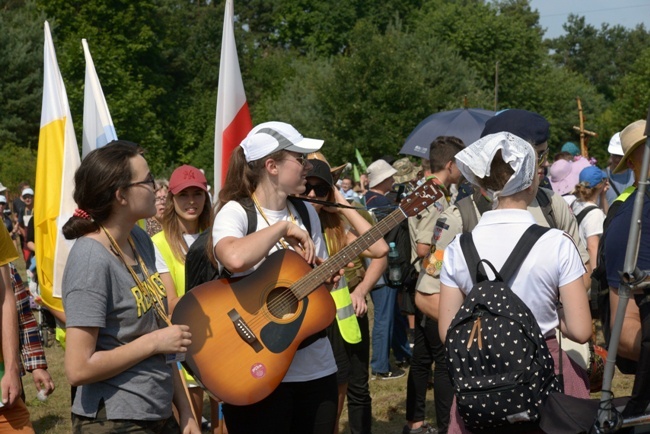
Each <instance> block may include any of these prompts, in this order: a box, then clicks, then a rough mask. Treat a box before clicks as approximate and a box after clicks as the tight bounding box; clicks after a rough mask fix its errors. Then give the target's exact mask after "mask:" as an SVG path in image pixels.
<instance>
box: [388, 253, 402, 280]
mask: <svg viewBox="0 0 650 434" xmlns="http://www.w3.org/2000/svg"><path fill="white" fill-rule="evenodd" d="M388 246H389V247H390V250H389V251H388V280H389V282H390V285H391V286H392V287H394V288H397V287H399V286H401V285H402V267H401V266H400V260H399V252H398V251H397V248H396V247H395V243H389V244H388Z"/></svg>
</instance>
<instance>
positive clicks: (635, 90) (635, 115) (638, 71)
mask: <svg viewBox="0 0 650 434" xmlns="http://www.w3.org/2000/svg"><path fill="white" fill-rule="evenodd" d="M614 90H615V93H616V101H614V103H613V105H612V110H611V111H612V113H611V121H612V124H613V126H614V127H615V128H614V129H613V131H612V132H616V131H620V130H621V129H623V128H625V126H626V125H628V124H630V123H632V122H634V121H635V120H637V119H646V118H647V117H648V110H649V109H650V107H648V105H649V104H650V48H646V49H645V50H644V51H642V52H641V53H640V54H639V55H638V58H637V60H636V61H635V62H634V63H633V64H632V65H631V67H630V70H629V72H628V73H627V74H626V75H625V77H623V79H622V80H621V82H620V84H619V85H617V86H616V87H615V88H614Z"/></svg>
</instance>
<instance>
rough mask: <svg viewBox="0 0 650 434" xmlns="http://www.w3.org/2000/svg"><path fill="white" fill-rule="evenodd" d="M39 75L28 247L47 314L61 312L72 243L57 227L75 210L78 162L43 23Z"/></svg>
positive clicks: (60, 81)
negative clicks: (32, 251) (31, 242)
mask: <svg viewBox="0 0 650 434" xmlns="http://www.w3.org/2000/svg"><path fill="white" fill-rule="evenodd" d="M43 72H44V78H43V108H42V111H41V132H40V135H39V138H38V156H37V159H36V189H35V194H34V238H35V239H34V243H35V245H36V266H37V269H38V281H39V284H40V289H41V297H42V298H43V302H44V303H45V305H46V306H47V307H48V308H50V309H54V310H59V311H62V310H63V304H62V302H61V281H62V279H63V268H64V267H65V263H66V260H67V259H68V253H69V252H70V247H71V246H72V242H71V241H67V240H66V239H65V238H64V237H63V234H62V233H61V227H62V226H63V224H64V223H65V222H66V221H68V219H69V218H70V217H71V216H72V213H73V212H74V210H75V207H76V205H75V202H74V200H73V198H72V194H73V191H74V173H75V171H76V170H77V168H78V167H79V165H80V163H81V162H80V159H79V149H78V148H77V139H76V138H75V135H74V128H73V127H72V117H71V116H70V106H69V105H68V95H67V94H66V91H65V86H64V84H63V78H62V77H61V71H60V70H59V64H58V63H57V60H56V52H55V51H54V44H53V43H52V35H51V33H50V25H49V24H48V22H47V21H46V22H45V50H44V67H43Z"/></svg>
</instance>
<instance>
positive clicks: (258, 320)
mask: <svg viewBox="0 0 650 434" xmlns="http://www.w3.org/2000/svg"><path fill="white" fill-rule="evenodd" d="M441 196H442V193H441V192H440V191H439V190H438V189H437V188H436V187H435V185H434V184H433V182H432V181H428V182H426V183H425V184H423V185H422V186H420V187H419V188H418V189H417V190H415V191H414V192H413V193H411V194H410V195H409V196H407V197H406V198H404V199H403V200H402V202H401V203H400V205H399V207H398V208H397V209H396V210H394V211H393V212H392V213H391V214H389V215H388V216H386V217H385V218H384V219H382V220H381V221H380V222H379V223H377V224H376V225H375V226H373V227H372V228H371V229H370V230H369V231H367V232H366V233H364V234H362V235H360V236H359V237H358V238H357V239H356V240H355V241H354V242H353V243H351V244H349V245H348V246H346V247H345V248H343V249H342V250H341V251H339V252H338V253H337V254H335V255H333V256H331V257H330V258H329V259H327V260H326V261H325V262H324V263H323V264H321V265H320V266H318V267H316V268H313V269H312V267H311V266H310V265H309V264H308V263H307V262H306V261H305V260H304V259H303V258H302V257H301V256H300V255H299V254H297V253H296V252H294V251H292V250H279V251H276V252H274V253H273V254H271V255H270V256H269V257H268V258H267V259H266V260H265V261H264V262H263V263H262V264H261V265H260V267H259V268H258V269H257V270H255V271H254V272H253V273H252V274H249V275H247V276H245V277H242V278H240V279H219V280H213V281H211V282H207V283H204V284H202V285H199V286H197V287H196V288H194V289H192V291H190V292H188V293H187V294H185V295H184V296H183V297H181V299H180V301H179V302H178V304H177V305H176V308H175V309H174V314H173V316H172V322H173V323H174V324H186V325H188V326H189V327H190V331H191V332H192V344H191V345H190V346H189V347H188V351H187V353H186V354H185V361H184V362H183V365H184V366H185V368H186V369H187V370H188V372H190V373H191V374H192V375H193V376H194V377H195V378H196V380H197V381H198V382H199V384H201V386H202V387H203V388H205V389H206V391H207V392H208V393H209V394H210V395H211V396H212V397H213V398H218V399H221V400H222V401H224V402H227V403H229V404H233V405H248V404H253V403H256V402H258V401H261V400H262V399H264V398H266V397H267V396H268V395H269V394H271V392H273V390H275V388H276V387H277V386H278V385H279V384H280V382H281V381H282V379H283V378H284V376H285V374H286V373H287V370H288V369H289V365H290V364H291V361H292V360H293V357H294V355H295V353H296V351H297V349H298V346H299V345H300V343H301V342H302V341H303V340H304V339H305V338H307V337H309V336H311V335H313V334H315V333H317V332H319V331H321V330H324V329H325V328H326V327H327V326H328V325H330V324H331V323H332V321H333V320H334V315H335V307H334V300H333V299H332V296H331V295H330V293H329V291H328V290H327V288H326V287H325V285H324V284H323V283H324V282H325V281H326V280H327V279H329V278H330V277H332V276H333V275H334V274H336V273H338V271H339V270H340V269H341V268H344V267H345V266H346V265H347V264H348V263H350V262H351V261H352V260H353V259H354V258H356V257H357V256H359V255H360V254H361V253H362V252H363V251H364V250H366V249H367V248H368V247H370V246H371V245H372V244H374V243H375V242H376V241H377V240H379V239H380V238H381V237H382V236H383V235H384V234H386V233H387V232H388V231H390V230H391V229H392V228H393V227H395V226H397V225H398V224H399V223H400V222H401V221H402V220H404V219H405V218H406V217H410V216H414V215H417V214H418V213H419V212H421V211H422V210H424V209H425V208H426V207H428V206H429V205H432V204H433V203H434V202H435V201H436V200H437V199H438V198H440V197H441ZM252 417H254V415H253V416H252Z"/></svg>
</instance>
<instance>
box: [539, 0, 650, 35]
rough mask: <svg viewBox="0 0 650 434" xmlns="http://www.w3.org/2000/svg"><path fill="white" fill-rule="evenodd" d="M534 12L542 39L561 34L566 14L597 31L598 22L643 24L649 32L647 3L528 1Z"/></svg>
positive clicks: (633, 0)
mask: <svg viewBox="0 0 650 434" xmlns="http://www.w3.org/2000/svg"><path fill="white" fill-rule="evenodd" d="M530 3H531V7H532V9H537V11H538V12H539V15H540V24H541V25H542V27H543V28H545V29H546V33H545V34H544V37H545V38H556V37H558V36H562V35H563V34H564V29H563V28H562V24H564V23H565V22H566V20H567V17H568V16H569V14H570V13H574V14H577V15H580V16H584V17H585V20H586V22H587V23H588V24H591V25H593V26H595V27H596V28H597V29H600V25H601V23H604V22H605V23H608V24H610V25H611V26H614V25H617V24H620V25H622V26H624V27H627V28H630V29H631V28H634V27H635V26H636V25H637V24H640V23H643V24H644V25H645V28H646V30H650V0H531V2H530Z"/></svg>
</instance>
